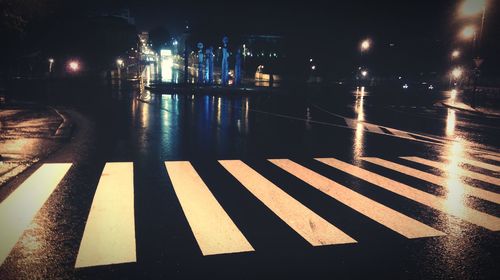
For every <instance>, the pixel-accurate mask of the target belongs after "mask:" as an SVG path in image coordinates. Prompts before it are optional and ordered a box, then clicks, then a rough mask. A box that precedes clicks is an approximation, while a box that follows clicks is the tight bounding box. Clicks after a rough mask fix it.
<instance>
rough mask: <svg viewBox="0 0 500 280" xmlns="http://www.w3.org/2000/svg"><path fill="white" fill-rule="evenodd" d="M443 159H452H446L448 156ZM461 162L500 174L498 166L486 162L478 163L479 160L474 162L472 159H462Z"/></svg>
mask: <svg viewBox="0 0 500 280" xmlns="http://www.w3.org/2000/svg"><path fill="white" fill-rule="evenodd" d="M443 158H446V159H448V160H449V159H450V158H449V157H446V156H444V157H443ZM460 162H462V163H466V164H469V165H473V166H476V167H480V168H483V169H488V170H491V171H495V172H500V166H496V165H493V164H489V163H485V162H481V161H477V160H472V159H467V158H462V159H460Z"/></svg>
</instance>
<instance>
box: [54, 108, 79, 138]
mask: <svg viewBox="0 0 500 280" xmlns="http://www.w3.org/2000/svg"><path fill="white" fill-rule="evenodd" d="M51 109H52V110H54V111H55V112H56V113H57V114H58V115H59V117H61V119H62V120H63V121H62V123H61V124H60V125H59V127H58V128H57V130H56V132H55V133H54V135H53V137H54V138H58V139H61V140H67V139H69V138H70V137H71V134H72V132H73V127H74V125H73V121H71V117H69V115H68V114H67V113H65V112H61V111H59V110H57V109H55V108H51Z"/></svg>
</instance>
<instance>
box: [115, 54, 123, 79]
mask: <svg viewBox="0 0 500 280" xmlns="http://www.w3.org/2000/svg"><path fill="white" fill-rule="evenodd" d="M122 66H123V59H121V58H118V59H117V60H116V69H117V70H118V78H121V76H122V72H121V68H122Z"/></svg>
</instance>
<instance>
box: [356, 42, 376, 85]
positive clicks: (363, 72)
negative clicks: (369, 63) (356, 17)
mask: <svg viewBox="0 0 500 280" xmlns="http://www.w3.org/2000/svg"><path fill="white" fill-rule="evenodd" d="M371 45H372V41H371V40H370V39H364V40H363V41H361V43H360V44H359V50H360V56H359V60H360V65H359V67H358V70H359V72H358V74H356V76H357V77H359V79H363V80H364V79H365V78H366V76H367V75H368V72H367V71H366V70H365V69H366V65H364V64H366V62H365V61H364V59H363V54H364V53H366V52H368V51H369V50H370V48H371ZM359 74H361V76H358V75H359Z"/></svg>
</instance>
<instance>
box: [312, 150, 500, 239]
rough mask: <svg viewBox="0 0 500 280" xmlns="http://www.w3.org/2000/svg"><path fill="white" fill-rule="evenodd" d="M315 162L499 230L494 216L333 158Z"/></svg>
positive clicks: (469, 220)
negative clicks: (455, 203) (454, 203)
mask: <svg viewBox="0 0 500 280" xmlns="http://www.w3.org/2000/svg"><path fill="white" fill-rule="evenodd" d="M316 160H318V161H320V162H323V163H324V164H327V165H329V166H331V167H334V168H337V169H339V170H341V171H343V172H345V173H348V174H351V175H353V176H356V177H358V178H360V179H362V180H365V181H367V182H368V183H371V184H373V185H375V186H378V187H380V188H383V189H385V190H388V191H391V192H393V193H395V194H398V195H401V196H403V197H406V198H408V199H411V200H414V201H416V202H418V203H421V204H423V205H426V206H429V207H431V208H434V209H436V210H439V211H442V212H444V213H447V214H450V215H453V216H455V217H458V218H461V219H463V220H465V221H468V222H470V223H472V224H475V225H478V226H481V227H484V228H487V229H489V230H492V231H499V230H500V219H499V218H497V217H495V216H492V215H489V214H486V213H483V212H480V211H477V210H475V209H472V208H469V207H467V206H465V205H459V206H457V205H450V204H452V203H450V202H449V201H447V200H446V199H444V198H441V197H438V196H435V195H432V194H429V193H426V192H423V191H421V190H418V189H415V188H412V187H410V186H408V185H405V184H402V183H399V182H397V181H394V180H391V179H389V178H387V177H384V176H381V175H378V174H376V173H373V172H370V171H368V170H365V169H362V168H359V167H357V166H355V165H352V164H348V163H346V162H343V161H340V160H337V159H335V158H317V159H316Z"/></svg>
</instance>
